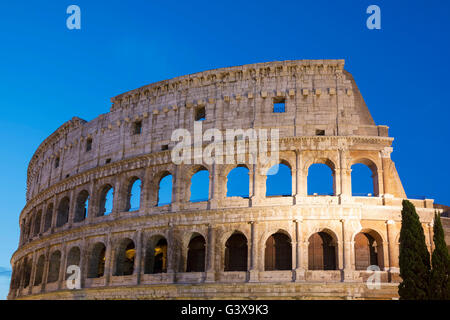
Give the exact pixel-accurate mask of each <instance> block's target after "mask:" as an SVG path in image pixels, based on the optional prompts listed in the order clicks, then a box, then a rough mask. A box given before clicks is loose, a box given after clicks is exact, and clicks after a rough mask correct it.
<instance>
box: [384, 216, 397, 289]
mask: <svg viewBox="0 0 450 320" xmlns="http://www.w3.org/2000/svg"><path fill="white" fill-rule="evenodd" d="M386 229H387V230H386V231H387V236H388V246H389V277H390V279H391V281H392V279H393V278H396V276H397V275H398V273H399V272H400V269H399V265H398V245H397V243H396V241H395V233H394V231H395V222H394V221H393V220H388V221H386Z"/></svg>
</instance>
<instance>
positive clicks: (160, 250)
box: [144, 235, 167, 274]
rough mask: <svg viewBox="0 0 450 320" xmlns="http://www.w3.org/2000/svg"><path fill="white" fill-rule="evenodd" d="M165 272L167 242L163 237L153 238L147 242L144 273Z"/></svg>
mask: <svg viewBox="0 0 450 320" xmlns="http://www.w3.org/2000/svg"><path fill="white" fill-rule="evenodd" d="M166 272H167V240H166V238H164V237H163V236H159V235H158V236H153V237H151V238H150V239H149V240H148V242H147V248H146V251H145V265H144V273H145V274H153V273H166Z"/></svg>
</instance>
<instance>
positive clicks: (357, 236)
mask: <svg viewBox="0 0 450 320" xmlns="http://www.w3.org/2000/svg"><path fill="white" fill-rule="evenodd" d="M274 103H276V104H281V105H283V106H284V109H281V110H277V112H274ZM199 114H200V115H201V117H202V120H203V118H204V120H203V121H202V124H203V128H204V129H205V130H206V129H208V128H218V129H220V130H224V131H225V130H226V129H237V128H241V129H244V130H245V129H249V128H254V129H264V128H265V129H272V128H278V129H279V136H280V138H279V163H282V164H285V165H286V166H288V167H289V169H290V172H291V178H290V181H286V183H289V184H292V188H291V189H292V192H291V194H290V195H283V196H266V178H267V175H266V174H265V172H267V170H268V169H269V168H270V167H271V166H272V165H274V164H276V163H267V164H265V165H264V166H261V165H260V164H258V163H256V164H245V163H244V164H234V165H232V164H218V163H213V164H206V163H202V164H199V163H197V164H180V165H175V164H174V163H173V161H172V160H171V150H173V148H174V146H175V144H176V142H174V141H171V134H172V132H173V131H174V130H175V129H179V128H185V129H187V130H190V131H191V130H192V128H193V127H194V122H195V121H196V117H198V115H199ZM392 142H393V138H392V137H389V135H388V127H387V126H384V125H376V124H375V123H374V120H373V119H372V116H371V114H370V112H369V110H368V108H367V106H366V105H365V103H364V100H363V98H362V96H361V94H360V92H359V90H358V87H357V85H356V83H355V81H354V79H353V77H352V76H351V74H349V73H348V72H347V71H346V70H344V61H343V60H298V61H283V62H270V63H260V64H252V65H244V66H239V67H230V68H222V69H217V70H211V71H206V72H200V73H196V74H192V75H187V76H181V77H177V78H174V79H171V80H166V81H161V82H157V83H154V84H151V85H148V86H144V87H142V88H139V89H135V90H132V91H129V92H126V93H124V94H121V95H119V96H116V97H114V98H112V106H111V110H110V112H109V113H106V114H102V115H100V116H99V117H97V118H96V119H94V120H91V121H89V122H86V121H84V120H82V119H79V118H73V119H72V120H70V121H68V122H66V123H64V124H63V125H62V126H61V127H59V128H58V129H57V130H56V131H55V132H54V133H53V134H52V135H50V136H49V137H48V138H47V139H46V140H45V141H44V142H43V143H42V144H41V145H40V146H39V148H38V149H37V151H36V152H35V154H34V156H33V157H32V159H31V161H30V163H29V167H28V177H27V193H26V200H27V203H26V206H25V208H24V209H23V211H22V212H21V215H20V227H21V237H20V243H19V247H18V249H17V251H16V252H15V253H14V255H13V257H12V259H11V264H12V266H13V275H12V281H11V288H10V293H9V296H8V298H9V299H171V298H188V299H190V298H208V299H230V298H244V299H247V298H249V299H273V298H276V299H280V298H281V299H391V298H396V297H397V286H398V282H399V280H400V279H399V269H398V255H399V247H398V241H399V232H400V227H401V202H402V199H405V198H407V197H406V194H405V192H404V189H403V186H402V183H401V180H400V178H399V175H398V174H397V170H396V168H395V165H394V162H393V161H392V160H391V153H392V151H393V149H392ZM236 143H237V142H236ZM316 163H321V164H326V165H327V166H329V168H330V169H331V172H332V177H331V178H330V179H332V180H333V189H334V190H333V194H332V195H316V194H313V195H309V194H308V190H307V180H308V169H309V167H310V166H311V165H312V164H316ZM356 163H362V164H365V165H367V166H368V167H369V168H370V170H371V171H372V179H373V194H369V195H365V196H355V195H353V194H352V179H351V177H352V175H351V167H352V165H353V164H356ZM237 166H241V167H242V166H243V167H246V168H247V169H248V179H249V195H248V197H227V176H228V174H229V172H230V171H231V170H232V169H234V168H235V167H237ZM200 170H207V171H208V173H209V181H210V182H209V197H208V199H206V200H205V201H199V202H191V201H190V185H191V177H192V176H193V175H194V174H195V173H197V172H198V171H200ZM166 176H171V178H172V199H171V201H170V203H169V204H164V205H161V204H159V202H158V190H159V184H160V181H161V179H162V178H164V177H166ZM137 181H140V183H141V192H140V195H139V197H140V206H139V208H131V205H130V197H131V196H132V195H131V192H130V190H131V187H132V186H133V185H134V184H135V183H136V182H137ZM111 190H113V200H112V203H113V205H112V210H111V212H110V213H109V214H108V212H105V210H106V209H105V203H106V201H107V199H106V198H107V196H108V194H110V191H111ZM410 201H411V202H412V203H414V205H415V206H416V209H417V212H418V214H419V216H420V219H421V221H422V225H423V229H424V231H425V236H426V241H427V245H428V247H429V249H430V250H432V249H433V243H432V222H433V215H434V212H435V210H436V205H435V204H434V203H433V200H432V199H410ZM438 210H440V211H442V209H438ZM448 220H449V219H448V218H443V224H444V227H445V232H446V241H447V243H450V241H449V240H450V239H449V238H450V222H449V221H448ZM70 265H76V266H79V267H80V285H81V288H80V289H69V288H68V287H67V281H66V278H67V276H68V273H67V267H68V266H70ZM369 265H377V266H379V268H380V270H381V271H380V272H379V276H380V279H381V285H380V286H379V287H378V288H376V289H370V288H369V287H368V286H367V283H366V280H367V279H368V278H369V277H370V276H372V275H373V272H371V271H367V267H368V266H369Z"/></svg>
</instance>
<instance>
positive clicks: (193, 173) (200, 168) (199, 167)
mask: <svg viewBox="0 0 450 320" xmlns="http://www.w3.org/2000/svg"><path fill="white" fill-rule="evenodd" d="M203 171H206V172H207V173H208V185H207V186H206V187H205V186H201V185H200V183H198V184H199V185H198V186H197V183H195V184H193V183H192V179H195V176H196V175H198V174H199V173H200V172H203ZM188 177H189V184H188V188H187V192H186V193H187V199H188V201H189V202H201V201H208V200H209V197H210V196H211V195H210V192H209V189H210V178H211V173H210V171H209V170H208V168H207V167H206V166H203V165H195V166H193V167H192V168H191V169H190V170H189V175H188ZM193 187H195V188H196V187H202V189H203V190H202V191H203V193H205V194H203V193H202V194H201V195H200V196H199V197H198V196H193V194H192V188H193ZM205 190H206V191H205ZM206 194H207V195H208V196H206ZM197 197H198V198H197Z"/></svg>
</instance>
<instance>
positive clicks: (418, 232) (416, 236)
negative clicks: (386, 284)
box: [398, 200, 430, 300]
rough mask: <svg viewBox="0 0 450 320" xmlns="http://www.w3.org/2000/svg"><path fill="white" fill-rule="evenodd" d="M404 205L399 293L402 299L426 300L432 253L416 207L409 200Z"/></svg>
mask: <svg viewBox="0 0 450 320" xmlns="http://www.w3.org/2000/svg"><path fill="white" fill-rule="evenodd" d="M402 206H403V208H402V228H401V230H400V256H399V264H400V277H401V278H402V282H401V283H400V285H399V287H398V294H399V295H400V299H401V300H425V299H428V298H429V282H430V253H429V252H428V249H427V246H426V244H425V235H424V232H423V228H422V225H421V223H420V221H419V216H418V215H417V213H416V208H415V207H414V205H413V204H412V203H411V202H409V201H408V200H403V202H402Z"/></svg>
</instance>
